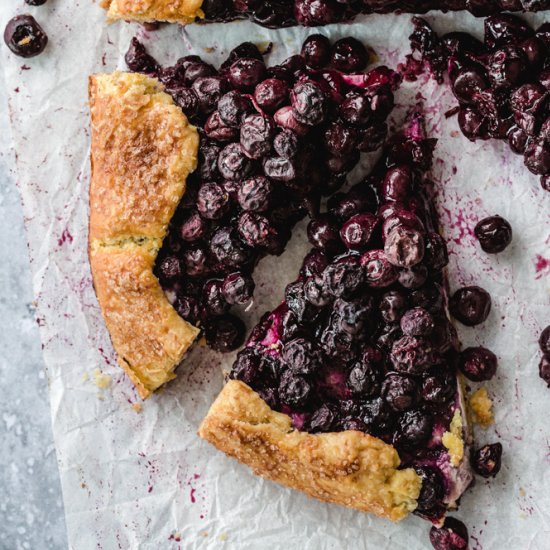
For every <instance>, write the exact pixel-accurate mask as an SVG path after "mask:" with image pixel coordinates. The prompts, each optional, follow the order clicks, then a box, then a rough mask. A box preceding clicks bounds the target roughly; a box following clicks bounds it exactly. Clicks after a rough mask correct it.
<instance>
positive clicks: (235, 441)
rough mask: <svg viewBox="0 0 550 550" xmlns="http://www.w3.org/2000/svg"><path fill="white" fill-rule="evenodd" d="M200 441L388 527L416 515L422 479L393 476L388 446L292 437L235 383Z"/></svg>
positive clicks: (349, 438) (355, 438)
mask: <svg viewBox="0 0 550 550" xmlns="http://www.w3.org/2000/svg"><path fill="white" fill-rule="evenodd" d="M199 435H200V436H201V437H202V438H204V439H206V440H207V441H209V442H210V443H212V444H213V445H214V446H215V447H217V448H218V449H219V450H221V451H223V452H224V453H226V454H227V455H229V456H232V457H234V458H236V459H237V460H239V461H240V462H243V463H244V464H247V465H248V466H250V467H251V468H252V470H253V471H254V473H256V474H258V475H261V476H263V477H265V478H267V479H271V480H273V481H277V482H278V483H281V484H283V485H286V486H288V487H291V488H293V489H298V490H300V491H303V492H304V493H306V494H307V495H309V496H312V497H315V498H318V499H320V500H323V501H326V502H333V503H336V504H341V505H344V506H348V507H350V508H355V509H357V510H361V511H363V512H371V513H374V514H376V515H378V516H380V517H384V518H388V519H391V520H393V521H397V520H400V519H402V518H404V517H405V516H406V515H407V514H408V513H409V512H411V511H413V510H414V509H415V508H416V499H417V498H418V495H419V493H420V487H421V479H420V477H419V476H418V475H417V473H416V472H415V471H414V469H412V468H407V469H403V470H398V469H397V468H398V466H399V463H400V460H399V455H398V453H397V451H396V450H395V448H394V447H393V446H391V445H388V444H386V443H384V442H383V441H382V440H380V439H378V438H375V437H372V436H370V435H367V434H364V433H362V432H359V431H351V430H348V431H344V432H338V433H324V434H309V433H306V432H300V431H298V430H294V429H293V428H292V427H291V419H290V417H289V416H287V415H285V414H281V413H278V412H275V411H273V410H272V409H271V408H270V407H269V406H268V405H267V403H265V401H263V400H262V399H261V397H260V396H259V395H258V394H257V393H256V392H254V391H253V390H252V389H250V388H249V387H248V386H247V385H246V384H244V383H242V382H239V381H236V380H230V381H229V382H228V383H227V384H226V385H225V387H224V388H223V390H222V392H221V393H220V395H219V396H218V398H217V399H216V401H215V402H214V404H213V405H212V407H211V408H210V411H209V412H208V415H207V416H206V418H205V419H204V421H203V423H202V425H201V426H200V428H199Z"/></svg>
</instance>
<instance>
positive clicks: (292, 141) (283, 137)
mask: <svg viewBox="0 0 550 550" xmlns="http://www.w3.org/2000/svg"><path fill="white" fill-rule="evenodd" d="M273 148H274V149H275V152H276V153H277V154H278V155H279V156H280V157H282V158H285V159H292V158H294V157H295V156H296V155H297V154H298V151H299V140H298V136H297V135H296V134H295V133H294V132H293V131H292V130H283V131H282V132H279V133H278V134H277V135H276V136H275V139H274V140H273Z"/></svg>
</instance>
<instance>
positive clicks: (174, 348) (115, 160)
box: [89, 73, 198, 398]
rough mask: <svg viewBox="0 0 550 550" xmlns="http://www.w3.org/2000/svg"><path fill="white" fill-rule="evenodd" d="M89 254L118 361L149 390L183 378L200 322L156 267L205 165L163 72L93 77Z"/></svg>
mask: <svg viewBox="0 0 550 550" xmlns="http://www.w3.org/2000/svg"><path fill="white" fill-rule="evenodd" d="M90 108H91V117H92V146H91V159H92V177H91V181H90V228H89V254H90V265H91V268H92V276H93V279H94V286H95V289H96V293H97V297H98V301H99V304H100V306H101V310H102V313H103V317H104V319H105V323H106V325H107V328H108V330H109V333H110V335H111V339H112V342H113V346H114V348H115V350H116V352H117V355H118V362H119V363H120V365H121V366H122V367H123V368H124V370H125V371H126V372H127V373H128V375H129V376H130V378H131V379H132V381H133V382H134V384H135V385H136V388H137V390H138V392H139V394H140V396H141V397H142V398H146V397H148V396H149V395H150V394H151V392H153V391H154V390H156V389H157V388H158V387H159V386H161V385H162V384H164V383H165V382H167V381H168V380H171V379H172V378H174V374H173V371H174V369H175V367H176V366H177V365H178V364H179V362H180V361H181V360H182V359H183V356H184V354H185V352H186V351H187V349H188V348H189V347H190V346H191V344H192V343H193V341H194V340H195V338H196V336H197V334H198V329H197V328H195V327H194V326H192V325H190V324H189V323H187V322H186V321H184V320H183V319H181V318H180V317H179V315H178V314H177V313H176V311H175V310H174V308H173V307H172V306H171V305H170V303H169V302H168V300H167V299H166V297H165V295H164V293H163V291H162V288H161V286H160V283H159V281H158V280H157V278H156V277H155V276H154V274H153V266H154V263H155V259H156V256H157V253H158V250H159V248H160V246H161V244H162V239H163V238H164V236H165V234H166V230H167V226H168V223H169V221H170V219H171V218H172V216H173V214H174V211H175V209H176V207H177V205H178V203H179V201H180V200H181V197H182V196H183V194H184V192H185V181H186V178H187V176H188V174H189V173H190V172H191V171H193V170H194V169H195V167H196V162H197V160H196V159H197V151H198V135H197V131H196V129H195V128H193V127H192V126H190V125H189V123H188V121H187V118H186V117H185V115H184V114H183V113H182V111H181V110H180V109H179V108H177V107H176V106H175V105H174V103H173V101H172V99H171V97H170V96H169V95H168V94H166V93H164V92H163V89H162V86H161V85H160V83H159V82H158V81H156V80H155V79H152V78H149V77H146V76H144V75H139V74H128V73H114V74H112V75H96V76H92V77H90Z"/></svg>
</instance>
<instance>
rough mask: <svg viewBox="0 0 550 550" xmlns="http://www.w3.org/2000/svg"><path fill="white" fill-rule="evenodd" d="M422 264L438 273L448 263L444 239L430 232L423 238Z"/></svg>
mask: <svg viewBox="0 0 550 550" xmlns="http://www.w3.org/2000/svg"><path fill="white" fill-rule="evenodd" d="M424 242H425V253H424V263H425V264H426V265H427V266H428V267H429V268H430V269H434V270H435V271H440V270H441V269H443V268H444V267H445V266H446V265H447V264H448V263H449V252H448V251H447V243H446V242H445V239H443V237H442V236H441V235H440V234H439V233H436V232H435V231H430V232H429V233H428V234H427V235H426V236H425V238H424Z"/></svg>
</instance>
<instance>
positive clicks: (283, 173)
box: [126, 35, 399, 351]
mask: <svg viewBox="0 0 550 550" xmlns="http://www.w3.org/2000/svg"><path fill="white" fill-rule="evenodd" d="M368 59H369V54H368V51H367V49H366V48H365V47H364V46H363V45H362V44H361V43H360V42H359V41H357V40H355V39H354V38H343V39H341V40H338V41H337V42H335V43H334V44H331V43H330V42H329V40H328V39H327V38H326V37H324V36H320V35H313V36H310V37H309V38H308V39H307V40H306V41H305V42H304V44H303V47H302V52H301V54H300V55H294V56H292V57H290V58H288V59H286V60H285V61H283V62H282V63H281V64H279V65H276V66H273V67H267V66H266V64H265V62H264V60H263V55H262V54H261V53H260V51H259V50H258V48H257V47H256V46H255V45H254V44H251V43H249V42H248V43H243V44H241V45H239V46H237V47H236V48H235V49H234V50H232V51H231V52H230V54H229V56H228V58H227V60H226V61H225V62H224V63H223V64H222V65H221V67H220V69H219V70H216V69H215V68H214V67H213V66H212V65H210V64H208V63H206V62H205V61H203V60H202V59H200V58H199V57H198V56H186V57H184V58H182V59H179V60H178V62H177V63H176V64H175V65H174V66H172V67H167V68H162V67H160V66H159V65H158V63H157V62H156V61H155V60H154V59H153V58H152V57H151V56H150V55H149V54H148V53H147V52H146V51H145V48H144V47H143V46H142V44H140V43H139V42H138V41H137V39H133V41H132V43H131V46H130V49H129V51H128V53H127V55H126V62H127V65H128V67H129V68H130V69H131V70H132V71H138V72H142V73H146V74H149V75H153V76H156V77H158V78H159V80H161V81H162V82H163V83H164V84H165V86H166V91H167V92H168V93H170V94H171V95H172V97H173V98H174V101H175V102H176V103H177V104H178V105H179V106H180V107H181V108H182V109H183V111H184V112H185V114H186V115H187V116H188V118H189V119H190V120H191V122H193V123H194V124H195V125H196V126H197V127H198V130H199V134H200V148H199V168H198V170H197V171H196V173H195V174H193V175H192V176H191V177H190V178H189V179H188V186H187V190H186V193H185V196H184V199H183V201H182V202H181V204H180V206H179V208H178V210H177V212H176V215H175V216H174V218H173V220H172V223H171V225H170V229H169V234H168V237H167V238H166V239H165V242H164V246H163V248H162V250H161V252H160V254H159V258H158V262H157V266H156V274H157V275H158V277H159V279H160V281H161V283H162V285H163V287H164V289H165V290H166V291H167V293H168V296H169V297H170V300H171V302H172V303H173V305H174V307H175V308H176V310H177V311H178V313H179V314H180V315H181V316H182V317H184V318H185V319H187V320H188V321H190V322H191V323H193V324H196V325H199V326H201V327H203V328H204V333H205V336H206V340H207V343H208V344H209V345H210V346H211V347H212V348H213V349H216V350H219V351H230V350H232V349H236V348H237V347H239V346H240V345H242V343H243V341H244V335H245V327H244V324H243V322H242V321H241V320H240V319H239V318H238V317H237V316H236V315H234V314H231V313H229V309H230V308H231V306H232V305H235V304H238V305H245V304H247V303H248V302H250V300H251V299H252V295H253V291H254V280H253V278H252V272H253V269H254V267H255V265H256V264H257V262H258V260H259V259H260V258H262V257H263V256H265V255H267V254H271V255H279V254H281V253H282V252H283V250H284V249H285V246H286V244H287V242H288V240H289V238H290V235H291V229H292V227H293V225H295V223H296V222H297V221H298V220H300V219H301V218H303V217H304V216H306V215H308V214H309V215H310V216H316V215H317V214H318V212H319V204H320V200H321V197H322V195H325V194H331V193H333V192H334V191H335V190H337V189H338V188H339V187H340V186H341V185H342V184H343V183H344V182H345V180H346V175H347V174H348V172H349V171H350V170H351V169H352V168H353V167H354V166H355V165H356V163H357V162H358V160H359V156H360V152H362V151H373V150H375V149H377V148H379V147H380V146H381V144H382V142H383V141H384V139H385V137H386V133H387V127H386V123H385V119H386V117H387V116H388V114H389V113H390V111H391V109H392V107H393V91H392V89H393V88H395V87H396V86H397V85H398V83H399V77H398V75H397V73H394V72H393V71H391V70H389V69H387V68H386V67H377V68H375V69H373V70H371V71H370V72H367V73H364V72H362V71H363V70H364V69H365V67H366V65H367V63H368Z"/></svg>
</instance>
